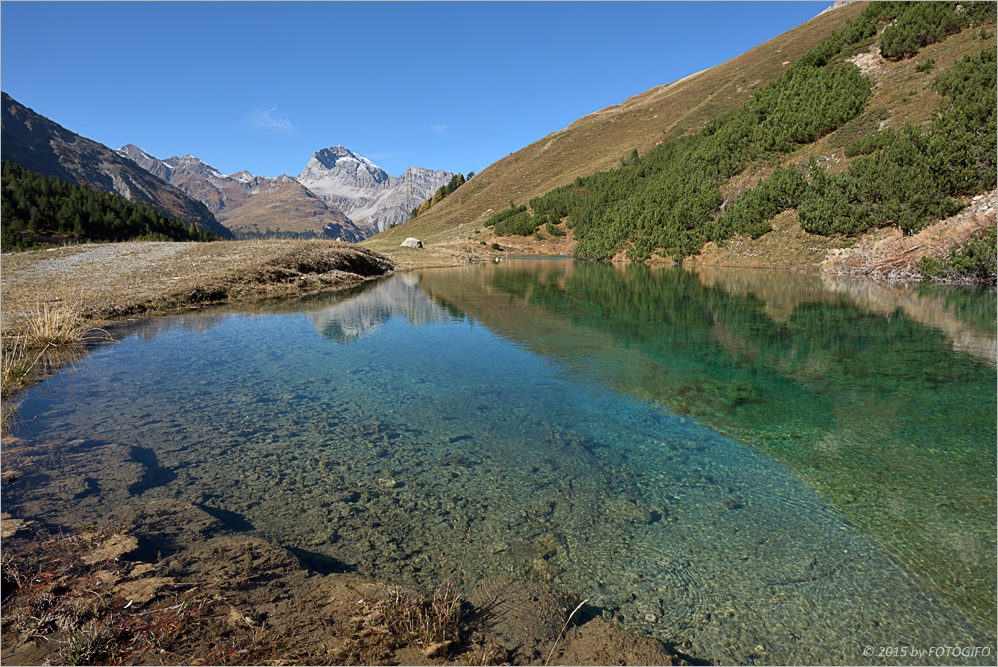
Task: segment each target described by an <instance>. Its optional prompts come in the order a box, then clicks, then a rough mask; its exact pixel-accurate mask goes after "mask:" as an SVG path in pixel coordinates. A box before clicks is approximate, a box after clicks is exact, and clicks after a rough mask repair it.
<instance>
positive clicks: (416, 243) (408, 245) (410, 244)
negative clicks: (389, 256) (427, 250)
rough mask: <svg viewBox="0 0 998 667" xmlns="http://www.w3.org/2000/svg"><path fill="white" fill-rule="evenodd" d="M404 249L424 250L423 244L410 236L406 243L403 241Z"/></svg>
mask: <svg viewBox="0 0 998 667" xmlns="http://www.w3.org/2000/svg"><path fill="white" fill-rule="evenodd" d="M402 247H403V248H422V247H423V242H422V241H420V240H419V239H415V238H413V237H411V236H410V237H409V238H407V239H406V240H405V241H402Z"/></svg>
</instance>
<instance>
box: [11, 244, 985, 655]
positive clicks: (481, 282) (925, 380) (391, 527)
mask: <svg viewBox="0 0 998 667" xmlns="http://www.w3.org/2000/svg"><path fill="white" fill-rule="evenodd" d="M415 278H417V276H416V275H412V276H395V277H392V278H390V279H388V280H385V281H382V282H380V283H377V284H371V285H367V286H364V287H361V288H359V289H357V290H355V291H353V292H351V293H348V294H343V293H341V294H335V295H325V296H321V297H314V298H310V299H304V300H297V301H285V302H273V303H269V304H260V305H257V306H254V308H253V312H251V313H228V314H201V315H190V316H184V317H183V318H180V319H178V320H167V319H164V320H158V321H153V322H147V323H141V324H139V325H138V329H137V330H136V335H131V336H127V337H125V339H124V341H123V343H122V344H120V345H117V346H112V347H110V348H106V349H104V350H101V351H99V352H98V353H96V354H95V355H94V356H93V357H91V358H90V359H88V360H86V361H85V362H83V363H81V365H80V368H79V369H78V370H77V372H75V373H73V374H63V375H61V376H58V377H56V378H53V380H52V381H50V382H47V383H46V384H44V385H43V386H41V387H39V388H38V389H36V390H35V391H33V392H32V393H31V394H30V395H29V396H28V400H26V402H25V415H24V416H25V418H26V423H25V429H24V432H23V433H22V438H23V450H24V451H23V456H24V460H25V461H28V460H30V461H32V466H33V467H32V468H30V469H29V468H26V470H29V472H26V474H25V477H24V480H23V482H24V483H23V484H18V485H16V486H13V487H9V488H5V489H4V490H3V493H4V497H3V499H4V508H5V511H14V512H17V514H18V515H19V516H24V517H26V518H37V519H38V520H42V521H45V522H47V523H48V524H49V525H50V526H51V527H53V528H58V527H62V526H74V527H75V526H79V525H85V523H92V522H97V521H110V520H114V518H115V517H118V516H121V515H122V514H123V513H126V512H129V511H132V510H131V509H130V508H133V507H135V506H136V505H137V504H139V503H144V502H150V501H151V500H155V499H164V498H165V499H170V500H171V501H183V502H189V503H194V504H196V505H198V506H200V507H203V508H205V509H206V510H207V511H209V512H210V513H212V514H213V516H217V517H224V518H225V519H224V520H225V522H226V523H227V524H228V525H229V526H230V527H231V528H232V529H233V530H246V531H253V532H255V533H258V534H261V535H264V536H266V537H268V538H270V539H273V540H275V541H276V542H279V543H281V544H283V545H285V546H288V547H289V548H292V549H296V550H298V551H297V552H298V553H307V554H312V555H314V557H315V558H317V559H326V561H335V562H336V563H340V564H343V567H345V568H348V569H351V570H355V571H357V572H360V573H362V574H365V575H369V576H373V577H378V578H382V579H388V580H394V581H405V582H410V583H414V584H419V585H424V586H430V585H435V584H438V583H439V582H440V581H441V580H442V579H444V578H452V579H455V580H456V581H458V582H459V584H460V586H462V587H463V588H465V589H466V588H467V587H469V586H470V585H471V584H472V583H473V582H474V581H475V580H476V579H477V578H479V577H483V576H490V575H507V576H520V577H527V578H531V579H534V580H538V581H543V582H546V583H550V584H551V585H553V586H556V587H558V588H561V589H562V590H564V591H566V592H570V593H576V594H579V595H580V596H584V597H587V598H589V599H590V600H591V604H592V605H594V606H598V607H602V608H604V609H606V610H607V611H608V613H613V614H619V617H620V618H621V619H622V621H623V622H624V624H625V625H626V626H627V627H629V628H631V629H633V630H635V631H639V632H643V633H647V634H650V635H654V636H658V637H661V638H663V639H667V640H676V641H680V642H683V646H684V647H685V649H686V650H687V651H688V652H690V653H692V654H694V655H698V656H703V657H706V658H708V659H711V660H715V661H720V662H733V663H751V662H770V663H856V662H883V661H882V660H879V659H867V658H865V657H864V656H863V655H862V649H863V647H864V646H865V645H894V644H897V645H900V644H902V643H917V644H919V645H924V646H933V645H938V644H940V643H945V644H947V645H954V644H956V643H960V644H962V645H966V644H974V643H978V644H979V643H982V642H985V641H987V640H988V639H989V637H990V631H989V629H988V628H989V626H988V623H987V618H988V616H989V614H993V597H994V574H993V572H994V566H993V563H994V545H993V542H988V540H989V539H993V535H994V521H993V515H994V512H993V511H992V510H989V509H988V507H989V505H988V503H991V505H990V507H993V503H994V498H993V497H994V479H993V469H994V454H993V442H994V417H993V415H990V416H989V415H987V414H983V415H982V414H980V413H981V410H980V409H979V408H978V407H977V406H976V405H971V406H968V405H967V401H966V400H964V401H962V402H961V401H958V400H957V399H958V398H959V396H960V395H961V394H962V395H963V396H964V397H965V396H966V395H967V394H968V392H977V393H978V395H980V396H982V397H983V400H985V401H987V400H990V401H991V403H992V404H993V400H994V399H993V395H994V390H995V387H994V378H993V370H991V369H990V368H984V370H983V371H982V370H981V369H982V366H981V364H979V363H977V362H976V361H975V360H974V358H973V357H971V356H969V355H966V354H962V353H958V352H956V351H954V350H953V346H952V344H951V342H950V341H948V340H947V339H946V338H945V336H944V334H943V333H942V332H941V331H940V330H936V329H931V328H926V327H925V326H923V325H922V324H920V323H919V322H917V321H914V320H913V319H912V318H910V317H908V316H907V315H904V314H903V313H902V314H898V313H892V315H891V317H890V318H887V317H883V316H881V315H879V314H876V313H871V312H869V311H868V310H865V309H863V308H862V307H860V306H858V305H857V303H855V302H854V301H852V300H851V298H852V297H850V296H849V295H847V294H841V293H839V294H836V293H831V292H829V291H828V290H826V289H824V288H823V287H822V285H821V283H820V281H813V280H811V279H807V282H801V283H799V284H797V283H795V284H796V285H797V286H796V287H794V288H793V289H794V290H796V291H793V292H792V293H791V294H790V295H789V296H786V295H784V294H783V293H782V292H780V290H778V289H776V287H774V286H771V285H770V284H768V283H767V282H766V281H765V280H762V279H756V278H744V277H743V276H739V275H737V274H736V275H734V276H728V277H726V276H718V275H717V274H715V276H714V278H713V282H712V283H710V284H706V285H705V282H709V281H708V280H707V279H706V278H705V279H703V280H702V279H701V278H699V277H697V276H696V275H693V274H690V273H687V272H684V271H681V270H679V271H677V270H666V271H655V270H649V269H647V267H628V268H625V267H614V266H609V265H594V264H578V263H574V262H566V261H551V262H544V261H540V262H537V261H534V262H522V263H519V262H514V261H510V262H507V263H504V264H503V265H501V266H498V267H497V266H491V265H490V266H484V267H473V268H470V269H462V270H456V271H451V270H439V271H425V272H423V273H422V274H418V285H417V283H416V281H415ZM740 280H741V281H743V282H738V281H740ZM739 290H740V291H739ZM764 290H769V291H768V292H765V293H766V294H767V295H768V301H766V300H763V299H762V298H761V297H760V296H757V295H761V294H763V293H764ZM951 311H952V312H953V313H957V314H956V315H954V317H956V318H957V319H961V318H962V319H961V321H964V320H966V321H968V322H970V324H971V325H973V322H972V320H973V318H972V317H970V316H968V314H970V315H973V314H974V313H976V312H977V310H976V306H974V305H973V303H966V302H961V303H960V304H959V308H956V307H954V308H951ZM960 313H962V315H960ZM482 325H484V326H482ZM141 332H145V334H144V335H140V333H141ZM153 332H155V333H154V334H153ZM511 343H512V344H511ZM929 388H931V391H930V390H929ZM988 391H990V392H991V393H990V396H991V397H992V398H990V399H989V398H988V393H987V392H988ZM927 394H930V395H929V396H928V397H926V395H927ZM635 396H637V397H638V398H635ZM644 399H649V400H644ZM663 406H664V407H663ZM933 410H939V411H941V412H940V413H938V414H937V413H934V412H933ZM690 417H695V418H694V419H691V418H690ZM945 420H957V421H959V423H960V424H961V428H960V429H958V430H957V429H952V428H950V427H949V426H947V425H946V423H945ZM704 425H707V426H709V427H710V428H705V426H704ZM719 432H723V433H726V434H729V435H732V436H735V439H732V438H730V437H725V436H724V435H720V434H719ZM954 433H959V436H958V437H957V436H954ZM988 438H990V443H989V444H988V445H987V448H984V447H983V445H982V442H984V441H985V440H987V439H988ZM736 440H737V441H736ZM739 443H747V444H750V445H752V447H751V448H748V447H745V446H743V445H742V444H739ZM985 449H987V451H985ZM760 452H761V454H760ZM989 461H990V462H991V463H990V464H989V465H988V462H989ZM788 466H789V468H788ZM791 468H792V470H791ZM988 475H991V477H990V479H989V478H988ZM919 476H920V477H919ZM958 479H959V480H960V481H961V483H962V484H963V486H964V487H967V488H961V487H960V485H958V484H957V483H956V482H955V480H958ZM815 488H816V489H817V490H818V491H819V492H820V494H821V495H820V497H819V495H818V494H816V493H815V490H814V489H815ZM822 498H824V499H825V500H822ZM826 501H830V502H831V504H832V505H831V506H829V504H828V502H826ZM8 508H10V509H8ZM982 508H983V509H982ZM843 515H845V516H846V517H848V519H849V521H850V522H851V523H852V524H854V525H856V526H860V527H861V528H862V529H863V530H864V531H866V533H865V534H864V533H861V532H859V531H857V530H854V529H853V528H851V527H850V526H849V525H848V524H847V522H845V521H843V520H842V516H843ZM919 522H920V523H919ZM989 524H990V525H989ZM899 527H900V528H899ZM899 530H910V531H912V532H913V537H912V539H911V541H910V542H906V541H905V540H904V536H903V535H898V534H896V531H899ZM869 535H872V536H874V538H875V539H874V540H871V539H869V537H868V536H869ZM935 536H943V537H944V538H945V540H947V542H946V544H947V548H948V552H947V553H946V555H945V557H943V555H942V553H941V551H940V545H941V544H942V542H940V541H939V540H936V541H933V540H934V539H935ZM916 538H917V539H916ZM919 541H924V542H925V544H924V545H922V546H918V544H916V543H917V542H919ZM878 542H880V543H883V544H886V545H887V547H888V549H889V550H890V551H892V552H894V553H898V554H901V555H902V556H903V557H904V558H905V562H906V563H907V565H908V567H909V568H910V569H907V570H906V569H905V568H903V567H900V566H899V565H898V563H897V562H896V561H894V560H893V559H892V558H890V557H889V556H887V555H886V554H885V553H884V551H883V550H882V549H881V548H880V547H878V546H877V543H878ZM906 549H909V551H905V550H906ZM912 554H914V556H913V555H912ZM915 556H918V557H919V558H920V559H919V558H916V557H915ZM943 562H945V563H948V567H951V568H952V569H953V570H954V571H955V572H957V573H958V575H959V576H961V577H963V584H964V588H963V589H962V590H960V591H955V592H954V590H952V589H951V588H947V585H948V582H949V581H950V580H948V579H946V578H945V577H943V576H940V575H939V574H938V571H937V569H934V568H937V566H938V565H939V564H940V563H943ZM989 567H990V572H989ZM913 572H914V573H915V574H913ZM918 573H922V574H925V575H926V576H930V577H932V578H933V581H934V582H935V583H936V585H937V586H938V588H939V589H940V590H942V591H944V592H945V593H946V594H947V595H949V596H950V597H951V599H953V600H955V601H957V602H958V603H959V604H960V605H961V606H962V609H963V610H964V611H966V612H968V613H969V614H970V615H972V616H974V617H975V618H976V620H977V622H978V623H979V624H980V625H981V626H982V627H984V628H985V629H984V630H983V631H982V630H980V629H975V628H974V627H973V625H972V624H970V623H968V622H967V621H966V620H965V618H964V616H963V613H962V612H961V611H960V610H959V609H958V608H957V607H956V606H954V605H953V604H951V603H950V602H948V601H947V600H946V599H944V598H942V597H940V596H939V595H938V594H937V593H936V592H934V591H933V590H931V588H929V587H927V586H926V583H925V581H924V579H923V578H922V576H921V574H918ZM989 596H990V597H989ZM989 601H990V602H989ZM988 605H991V606H988ZM649 619H652V620H649ZM759 646H762V647H763V648H762V649H761V652H760V650H759V649H758V648H757V647H759ZM905 661H906V660H905ZM887 662H890V661H889V660H888V661H887Z"/></svg>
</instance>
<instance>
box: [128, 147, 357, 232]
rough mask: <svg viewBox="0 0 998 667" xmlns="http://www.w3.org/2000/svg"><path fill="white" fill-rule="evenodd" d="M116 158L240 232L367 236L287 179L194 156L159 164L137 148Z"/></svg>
mask: <svg viewBox="0 0 998 667" xmlns="http://www.w3.org/2000/svg"><path fill="white" fill-rule="evenodd" d="M118 155H120V156H122V157H125V158H128V159H130V160H133V161H134V162H135V164H137V165H138V166H140V167H142V168H143V169H145V170H146V171H148V172H149V173H151V174H154V175H156V176H158V177H159V178H161V179H163V180H164V181H166V182H167V183H170V184H171V185H175V186H176V187H177V188H179V189H180V190H182V191H184V192H185V193H187V194H188V195H190V196H191V197H194V198H195V199H197V200H199V201H201V202H203V203H204V204H205V206H207V207H208V209H209V210H210V211H211V212H212V213H214V214H215V217H216V218H218V220H219V221H220V222H222V223H223V224H224V225H225V226H226V227H228V228H229V229H231V230H232V231H234V232H236V233H237V234H238V233H250V234H264V233H265V232H266V231H267V229H270V230H271V231H274V232H295V233H314V234H315V235H317V236H325V237H328V238H334V239H336V238H338V239H340V240H343V241H350V242H356V241H360V240H361V239H363V238H365V237H366V236H367V234H366V233H365V232H364V231H363V230H361V229H360V228H359V227H357V226H356V225H355V224H354V223H353V222H352V221H351V220H350V219H349V218H348V217H347V216H345V215H344V214H343V212H342V211H341V210H340V209H339V208H337V207H336V206H335V205H329V204H327V203H326V202H325V201H323V199H322V198H321V197H319V196H317V195H315V194H314V193H312V192H311V191H309V190H308V189H307V188H305V187H304V186H302V185H301V184H300V183H299V182H298V181H296V180H295V179H293V178H290V177H288V176H283V175H282V176H278V177H277V178H267V177H266V176H254V175H253V174H251V173H249V172H248V171H240V172H236V173H234V174H223V173H221V172H219V171H218V170H217V169H215V168H214V167H212V166H211V165H209V164H205V163H204V162H202V161H201V160H199V159H198V158H196V157H194V156H193V155H184V156H183V157H171V158H169V159H167V160H160V159H158V158H156V157H153V156H152V155H150V154H149V153H147V152H145V151H144V150H142V149H141V148H139V147H138V146H135V145H134V144H128V145H127V146H123V147H121V148H119V149H118Z"/></svg>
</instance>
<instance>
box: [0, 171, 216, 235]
mask: <svg viewBox="0 0 998 667" xmlns="http://www.w3.org/2000/svg"><path fill="white" fill-rule="evenodd" d="M0 170H2V184H0V207H2V208H0V227H2V238H0V245H2V247H3V251H4V252H10V251H16V250H31V249H34V248H39V247H42V245H43V244H51V243H53V242H62V241H64V240H72V241H76V242H81V241H128V240H134V241H213V240H215V236H214V235H213V234H211V233H210V232H206V231H203V230H200V229H198V228H197V227H196V226H195V225H194V223H190V224H188V223H186V222H184V221H183V220H178V219H176V218H170V217H167V216H165V215H163V214H162V213H160V212H159V211H157V210H156V209H155V208H153V207H151V206H144V205H141V204H133V203H132V202H130V201H128V200H127V199H124V198H122V197H119V196H117V195H114V194H110V193H107V192H100V191H98V190H92V189H90V188H87V187H83V186H81V185H75V184H71V183H66V182H64V181H61V180H59V179H57V178H49V177H46V176H41V175H39V174H36V173H34V172H32V171H29V170H28V169H25V168H24V167H23V166H21V165H20V164H17V163H16V162H8V161H6V160H4V161H3V162H2V165H0Z"/></svg>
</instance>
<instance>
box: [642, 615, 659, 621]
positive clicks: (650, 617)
mask: <svg viewBox="0 0 998 667" xmlns="http://www.w3.org/2000/svg"><path fill="white" fill-rule="evenodd" d="M645 620H646V621H648V622H649V623H654V622H655V621H656V620H657V619H656V618H655V614H645Z"/></svg>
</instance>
